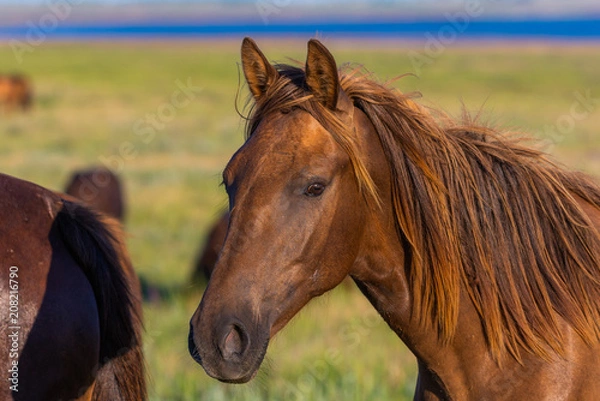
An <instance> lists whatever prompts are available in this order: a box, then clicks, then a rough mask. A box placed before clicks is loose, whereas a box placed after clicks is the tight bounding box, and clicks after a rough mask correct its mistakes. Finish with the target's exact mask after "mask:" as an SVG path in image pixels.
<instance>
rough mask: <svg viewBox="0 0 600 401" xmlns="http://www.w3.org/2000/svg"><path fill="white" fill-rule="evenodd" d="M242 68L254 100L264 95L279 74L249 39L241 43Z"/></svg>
mask: <svg viewBox="0 0 600 401" xmlns="http://www.w3.org/2000/svg"><path fill="white" fill-rule="evenodd" d="M242 68H243V70H244V76H245V77H246V82H248V88H249V89H250V92H252V95H254V98H255V99H258V98H260V97H261V96H262V95H264V94H265V92H266V91H267V89H268V88H269V86H270V85H271V84H272V83H273V82H274V81H275V79H276V78H277V76H278V74H279V73H278V72H277V70H276V69H275V67H273V66H272V65H271V63H269V61H268V60H267V58H266V57H265V55H264V54H262V52H261V51H260V49H259V48H258V46H257V45H256V43H255V42H254V41H253V40H252V39H250V38H244V41H243V42H242Z"/></svg>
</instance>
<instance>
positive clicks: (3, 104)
mask: <svg viewBox="0 0 600 401" xmlns="http://www.w3.org/2000/svg"><path fill="white" fill-rule="evenodd" d="M31 99H32V91H31V84H30V83H29V80H28V79H27V78H25V77H24V76H23V75H19V74H13V75H6V76H0V111H1V112H5V113H9V112H12V111H14V110H17V109H21V110H23V111H26V110H28V109H29V108H30V107H31Z"/></svg>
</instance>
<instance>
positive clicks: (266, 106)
mask: <svg viewBox="0 0 600 401" xmlns="http://www.w3.org/2000/svg"><path fill="white" fill-rule="evenodd" d="M276 68H277V69H278V71H279V73H280V76H279V78H278V79H277V80H276V82H275V83H274V84H273V85H272V86H271V87H270V88H269V90H268V92H267V93H266V94H265V96H263V98H261V99H259V101H258V103H257V104H256V105H255V106H254V108H253V109H252V110H251V115H250V118H249V120H248V124H247V135H248V136H250V135H251V134H252V132H253V131H254V130H255V129H256V127H257V125H258V123H259V122H260V121H261V120H262V119H263V118H265V117H266V116H267V115H269V114H270V113H272V112H274V111H284V112H285V111H286V110H289V109H291V108H296V107H298V108H301V109H304V110H306V111H307V112H309V113H310V114H311V115H312V116H313V117H314V118H316V119H317V120H318V121H319V122H320V123H321V124H322V125H323V126H324V127H325V128H327V129H328V130H329V132H331V133H332V135H333V137H334V138H335V140H336V141H338V143H340V144H341V145H342V147H343V148H344V149H345V150H346V151H347V152H348V154H349V155H350V158H351V161H352V163H353V167H354V170H355V174H356V177H357V180H358V182H359V184H360V187H361V189H362V190H363V191H364V193H365V194H366V195H368V198H370V199H375V200H376V199H378V197H377V194H376V189H375V186H374V185H373V183H372V181H371V179H370V177H369V175H368V173H367V172H366V169H365V168H364V165H363V164H362V162H361V160H360V158H359V157H358V156H357V155H358V154H359V151H358V149H357V145H356V142H355V141H354V140H353V135H352V133H351V132H349V131H348V130H347V129H346V128H345V127H344V126H343V124H342V123H341V121H339V120H338V119H337V118H336V116H335V113H332V112H330V111H328V110H326V109H325V108H324V107H323V106H321V105H320V103H319V102H318V101H317V100H316V99H314V98H313V97H312V95H311V94H310V92H309V91H308V89H307V86H306V82H305V76H304V71H303V70H302V69H300V68H297V67H293V66H287V65H278V66H276ZM340 83H341V87H342V89H343V91H344V92H345V93H346V95H348V97H349V98H350V99H351V100H352V102H353V103H354V105H355V107H357V108H359V109H361V110H362V111H363V112H364V113H365V114H366V115H367V116H368V118H369V119H370V120H371V123H372V124H373V126H374V127H375V130H376V131H377V134H378V136H379V138H380V140H381V143H382V146H383V148H384V152H385V155H386V158H387V162H388V163H389V166H390V171H391V175H392V197H393V207H394V214H395V218H396V223H397V224H396V226H397V230H398V236H399V238H400V239H401V240H402V241H403V242H404V243H405V244H406V246H405V249H408V255H406V258H407V261H408V263H409V264H410V266H409V267H408V269H409V270H408V271H409V277H408V280H409V286H410V289H411V295H412V302H413V305H412V312H413V317H414V318H415V319H417V322H418V323H419V324H420V325H422V326H423V327H429V328H433V329H434V330H435V331H436V332H437V333H438V335H439V337H440V339H441V340H442V341H444V342H448V341H450V340H451V338H452V337H453V335H454V333H455V330H456V326H457V322H458V311H459V300H460V297H461V291H462V290H463V289H464V291H466V293H467V294H468V296H469V298H470V299H471V301H472V303H473V305H474V307H475V309H476V310H477V312H478V314H479V316H480V320H481V324H482V328H483V332H484V335H485V337H486V340H487V343H488V346H489V348H490V351H491V353H492V355H494V357H495V358H496V359H498V360H500V359H501V358H502V357H504V356H505V355H506V354H507V353H508V354H510V355H512V356H513V357H514V358H516V359H517V360H519V361H520V360H521V359H522V351H523V350H524V351H526V352H531V353H534V354H536V355H539V356H541V357H543V358H547V359H548V358H552V355H554V354H555V353H558V354H562V353H563V352H564V340H565V338H563V334H562V331H561V328H560V325H561V324H562V322H563V321H564V322H566V323H568V324H569V325H571V326H572V327H573V328H574V330H575V331H576V332H577V333H578V334H579V335H580V336H581V338H582V339H583V340H584V341H586V342H587V343H595V342H597V341H598V340H599V337H600V323H598V322H600V234H599V232H598V230H597V228H596V227H594V225H593V224H592V222H591V220H590V218H589V217H588V216H587V215H586V213H585V212H584V211H583V210H582V208H581V206H580V205H579V203H578V201H577V199H576V198H580V200H583V201H585V202H587V203H589V204H590V205H592V206H593V207H596V208H598V209H599V210H600V188H599V187H598V186H597V185H596V184H594V183H593V182H592V181H591V179H589V178H588V177H586V176H584V175H583V174H581V173H574V172H569V171H566V170H565V169H563V168H562V167H560V166H558V165H557V164H555V163H554V162H552V161H551V160H550V159H549V158H548V157H547V156H546V155H545V154H543V153H542V152H540V151H537V150H534V149H531V148H529V147H527V146H525V145H524V144H523V141H522V140H521V139H519V138H516V137H514V136H507V135H505V134H502V133H501V132H499V131H498V130H496V129H493V128H489V127H485V126H481V125H478V124H476V123H475V122H474V121H471V120H470V119H469V118H468V117H466V118H463V121H454V120H452V119H450V118H448V117H446V116H445V115H443V113H441V112H438V113H436V115H438V116H440V117H435V116H434V113H430V112H428V111H427V110H426V109H424V108H423V107H421V106H419V105H418V104H417V103H415V102H414V101H413V100H412V99H411V97H410V96H408V95H404V94H402V93H400V92H398V91H396V90H394V89H391V88H389V87H387V86H386V85H383V84H380V83H378V82H376V81H375V80H374V79H372V77H371V75H370V74H368V73H365V72H363V71H361V70H357V69H354V70H352V71H349V72H345V69H341V70H340Z"/></svg>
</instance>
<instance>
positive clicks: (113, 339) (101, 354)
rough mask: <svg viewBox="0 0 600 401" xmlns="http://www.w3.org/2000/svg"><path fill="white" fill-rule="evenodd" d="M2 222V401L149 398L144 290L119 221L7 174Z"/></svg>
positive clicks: (1, 193)
mask: <svg viewBox="0 0 600 401" xmlns="http://www.w3.org/2000/svg"><path fill="white" fill-rule="evenodd" d="M0 221H2V228H0V251H1V252H2V258H0V261H1V265H2V266H1V270H0V298H1V299H2V302H1V304H2V311H1V312H0V327H1V330H0V332H1V333H2V339H1V340H0V344H1V345H2V346H1V347H0V348H1V349H2V350H3V352H1V353H0V366H1V367H2V369H1V370H2V372H3V374H4V378H3V382H4V384H3V385H2V386H0V399H2V400H9V399H10V400H13V399H14V400H24V401H41V400H43V401H58V400H78V401H89V400H94V401H115V400H120V401H131V400H135V401H137V400H145V399H146V390H145V376H144V362H143V355H142V345H141V303H140V296H139V285H138V283H137V280H136V278H135V275H134V273H133V269H132V266H131V263H130V261H129V257H128V255H127V253H126V250H125V248H124V246H123V245H122V242H121V233H120V231H119V227H118V223H117V222H116V221H114V220H105V219H104V218H101V217H100V216H99V215H97V214H96V213H95V212H92V211H91V210H90V209H87V208H86V207H84V206H81V205H79V204H78V203H75V202H73V201H71V200H67V199H65V198H64V197H60V196H59V195H57V194H55V193H53V192H51V191H48V190H46V189H44V188H41V187H38V186H36V185H34V184H31V183H29V182H25V181H21V180H18V179H16V178H13V177H9V176H6V175H0ZM7 379H8V380H7Z"/></svg>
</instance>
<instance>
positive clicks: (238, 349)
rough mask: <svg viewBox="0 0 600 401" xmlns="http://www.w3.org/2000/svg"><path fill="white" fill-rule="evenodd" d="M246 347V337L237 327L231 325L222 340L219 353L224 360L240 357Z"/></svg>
mask: <svg viewBox="0 0 600 401" xmlns="http://www.w3.org/2000/svg"><path fill="white" fill-rule="evenodd" d="M247 347H248V335H247V334H246V332H245V331H244V329H243V328H242V327H240V326H238V325H232V326H231V327H230V329H229V331H228V332H227V334H225V337H224V338H223V342H222V346H221V353H222V354H223V358H224V359H226V360H230V359H234V358H236V357H240V356H241V355H242V354H243V353H244V351H246V348H247Z"/></svg>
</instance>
